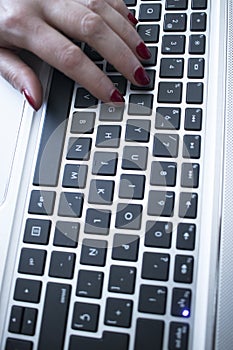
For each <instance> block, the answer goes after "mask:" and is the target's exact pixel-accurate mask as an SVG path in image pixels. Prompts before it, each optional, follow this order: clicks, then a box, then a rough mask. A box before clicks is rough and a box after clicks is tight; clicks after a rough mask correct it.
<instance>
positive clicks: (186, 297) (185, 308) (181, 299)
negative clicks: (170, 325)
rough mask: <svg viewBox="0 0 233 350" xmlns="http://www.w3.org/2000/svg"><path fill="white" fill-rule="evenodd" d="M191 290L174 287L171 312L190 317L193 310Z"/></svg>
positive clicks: (175, 314) (174, 314)
mask: <svg viewBox="0 0 233 350" xmlns="http://www.w3.org/2000/svg"><path fill="white" fill-rule="evenodd" d="M191 293H192V292H191V290H190V289H184V288H174V289H173V294H172V307H171V314H172V315H173V316H178V317H187V318H188V317H190V311H191V296H192V294H191Z"/></svg>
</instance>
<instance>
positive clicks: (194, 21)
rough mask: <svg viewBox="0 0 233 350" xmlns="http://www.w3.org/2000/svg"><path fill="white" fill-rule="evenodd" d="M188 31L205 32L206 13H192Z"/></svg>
mask: <svg viewBox="0 0 233 350" xmlns="http://www.w3.org/2000/svg"><path fill="white" fill-rule="evenodd" d="M190 30H191V31H192V32H204V31H205V30H206V13H205V12H194V13H192V14H191V17H190Z"/></svg>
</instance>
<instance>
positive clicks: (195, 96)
mask: <svg viewBox="0 0 233 350" xmlns="http://www.w3.org/2000/svg"><path fill="white" fill-rule="evenodd" d="M203 93H204V85H203V83H199V82H198V83H187V91H186V102H187V103H189V104H202V103H203Z"/></svg>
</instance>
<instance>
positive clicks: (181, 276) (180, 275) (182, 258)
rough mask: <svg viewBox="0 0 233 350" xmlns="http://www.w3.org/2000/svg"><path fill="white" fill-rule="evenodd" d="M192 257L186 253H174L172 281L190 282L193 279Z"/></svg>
mask: <svg viewBox="0 0 233 350" xmlns="http://www.w3.org/2000/svg"><path fill="white" fill-rule="evenodd" d="M193 260H194V259H193V257H192V256H188V255H176V257H175V270H174V281H175V282H180V283H192V281H193V264H194V261H193Z"/></svg>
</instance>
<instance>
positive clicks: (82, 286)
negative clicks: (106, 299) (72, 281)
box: [76, 270, 104, 299]
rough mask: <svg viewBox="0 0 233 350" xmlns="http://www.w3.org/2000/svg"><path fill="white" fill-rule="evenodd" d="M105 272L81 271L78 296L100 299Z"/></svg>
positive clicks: (77, 290)
mask: <svg viewBox="0 0 233 350" xmlns="http://www.w3.org/2000/svg"><path fill="white" fill-rule="evenodd" d="M103 278H104V274H103V272H99V271H89V270H79V274H78V284H77V289H76V295H77V296H80V297H87V298H97V299H100V298H101V295H102V286H103Z"/></svg>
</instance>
